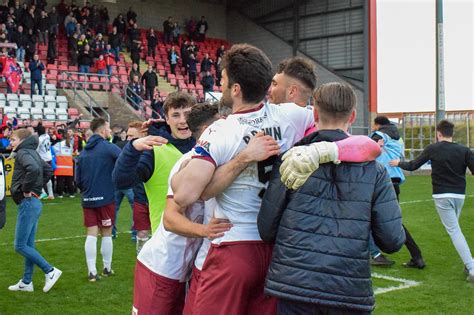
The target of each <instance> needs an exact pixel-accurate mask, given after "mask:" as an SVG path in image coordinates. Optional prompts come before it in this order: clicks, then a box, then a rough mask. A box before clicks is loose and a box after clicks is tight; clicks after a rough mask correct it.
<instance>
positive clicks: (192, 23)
mask: <svg viewBox="0 0 474 315" xmlns="http://www.w3.org/2000/svg"><path fill="white" fill-rule="evenodd" d="M186 30H187V31H188V36H189V39H190V40H195V39H196V30H197V23H196V20H195V19H194V16H191V18H190V19H189V21H188V24H186Z"/></svg>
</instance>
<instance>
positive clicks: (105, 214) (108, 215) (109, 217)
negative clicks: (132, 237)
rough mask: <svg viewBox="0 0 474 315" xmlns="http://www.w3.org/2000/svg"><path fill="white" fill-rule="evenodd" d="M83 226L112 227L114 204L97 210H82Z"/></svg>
mask: <svg viewBox="0 0 474 315" xmlns="http://www.w3.org/2000/svg"><path fill="white" fill-rule="evenodd" d="M83 210H84V226H85V227H92V226H98V227H100V228H102V227H104V228H107V227H112V226H113V225H114V222H115V203H109V204H108V205H105V206H102V207H98V208H83Z"/></svg>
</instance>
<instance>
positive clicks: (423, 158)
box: [389, 146, 431, 171]
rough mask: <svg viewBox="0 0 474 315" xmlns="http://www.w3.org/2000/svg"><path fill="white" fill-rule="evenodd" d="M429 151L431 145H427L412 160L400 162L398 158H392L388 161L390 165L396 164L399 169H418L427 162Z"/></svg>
mask: <svg viewBox="0 0 474 315" xmlns="http://www.w3.org/2000/svg"><path fill="white" fill-rule="evenodd" d="M430 151H431V146H427V147H426V148H425V149H424V150H423V152H421V154H420V155H419V156H418V157H417V158H416V159H414V160H411V161H407V162H401V161H400V160H392V161H390V162H389V163H390V166H398V167H400V168H401V169H404V170H407V171H414V170H417V169H419V168H420V167H421V166H422V165H423V164H425V163H426V162H428V161H429V160H430V159H431V158H430Z"/></svg>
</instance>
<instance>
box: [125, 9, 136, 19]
mask: <svg viewBox="0 0 474 315" xmlns="http://www.w3.org/2000/svg"><path fill="white" fill-rule="evenodd" d="M130 20H132V21H133V23H136V22H137V13H135V11H133V9H132V7H129V8H128V12H127V21H130Z"/></svg>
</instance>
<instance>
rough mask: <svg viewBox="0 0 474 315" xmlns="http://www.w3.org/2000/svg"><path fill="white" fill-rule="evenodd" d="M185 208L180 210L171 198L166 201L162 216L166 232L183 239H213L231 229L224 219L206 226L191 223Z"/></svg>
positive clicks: (212, 221) (216, 220) (214, 219)
mask: <svg viewBox="0 0 474 315" xmlns="http://www.w3.org/2000/svg"><path fill="white" fill-rule="evenodd" d="M185 212H186V208H181V207H180V206H179V205H178V204H177V203H176V202H174V200H173V198H168V199H167V200H166V207H165V212H164V214H163V225H164V227H165V229H166V230H167V231H170V232H173V233H175V234H178V235H181V236H184V237H206V238H208V239H211V240H212V239H214V238H217V237H221V236H223V235H224V232H227V231H228V230H230V228H231V227H232V224H230V223H229V221H228V220H225V219H216V218H212V220H211V221H210V222H209V223H208V224H201V223H196V222H192V221H191V220H189V219H188V218H187V217H186V215H185Z"/></svg>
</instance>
